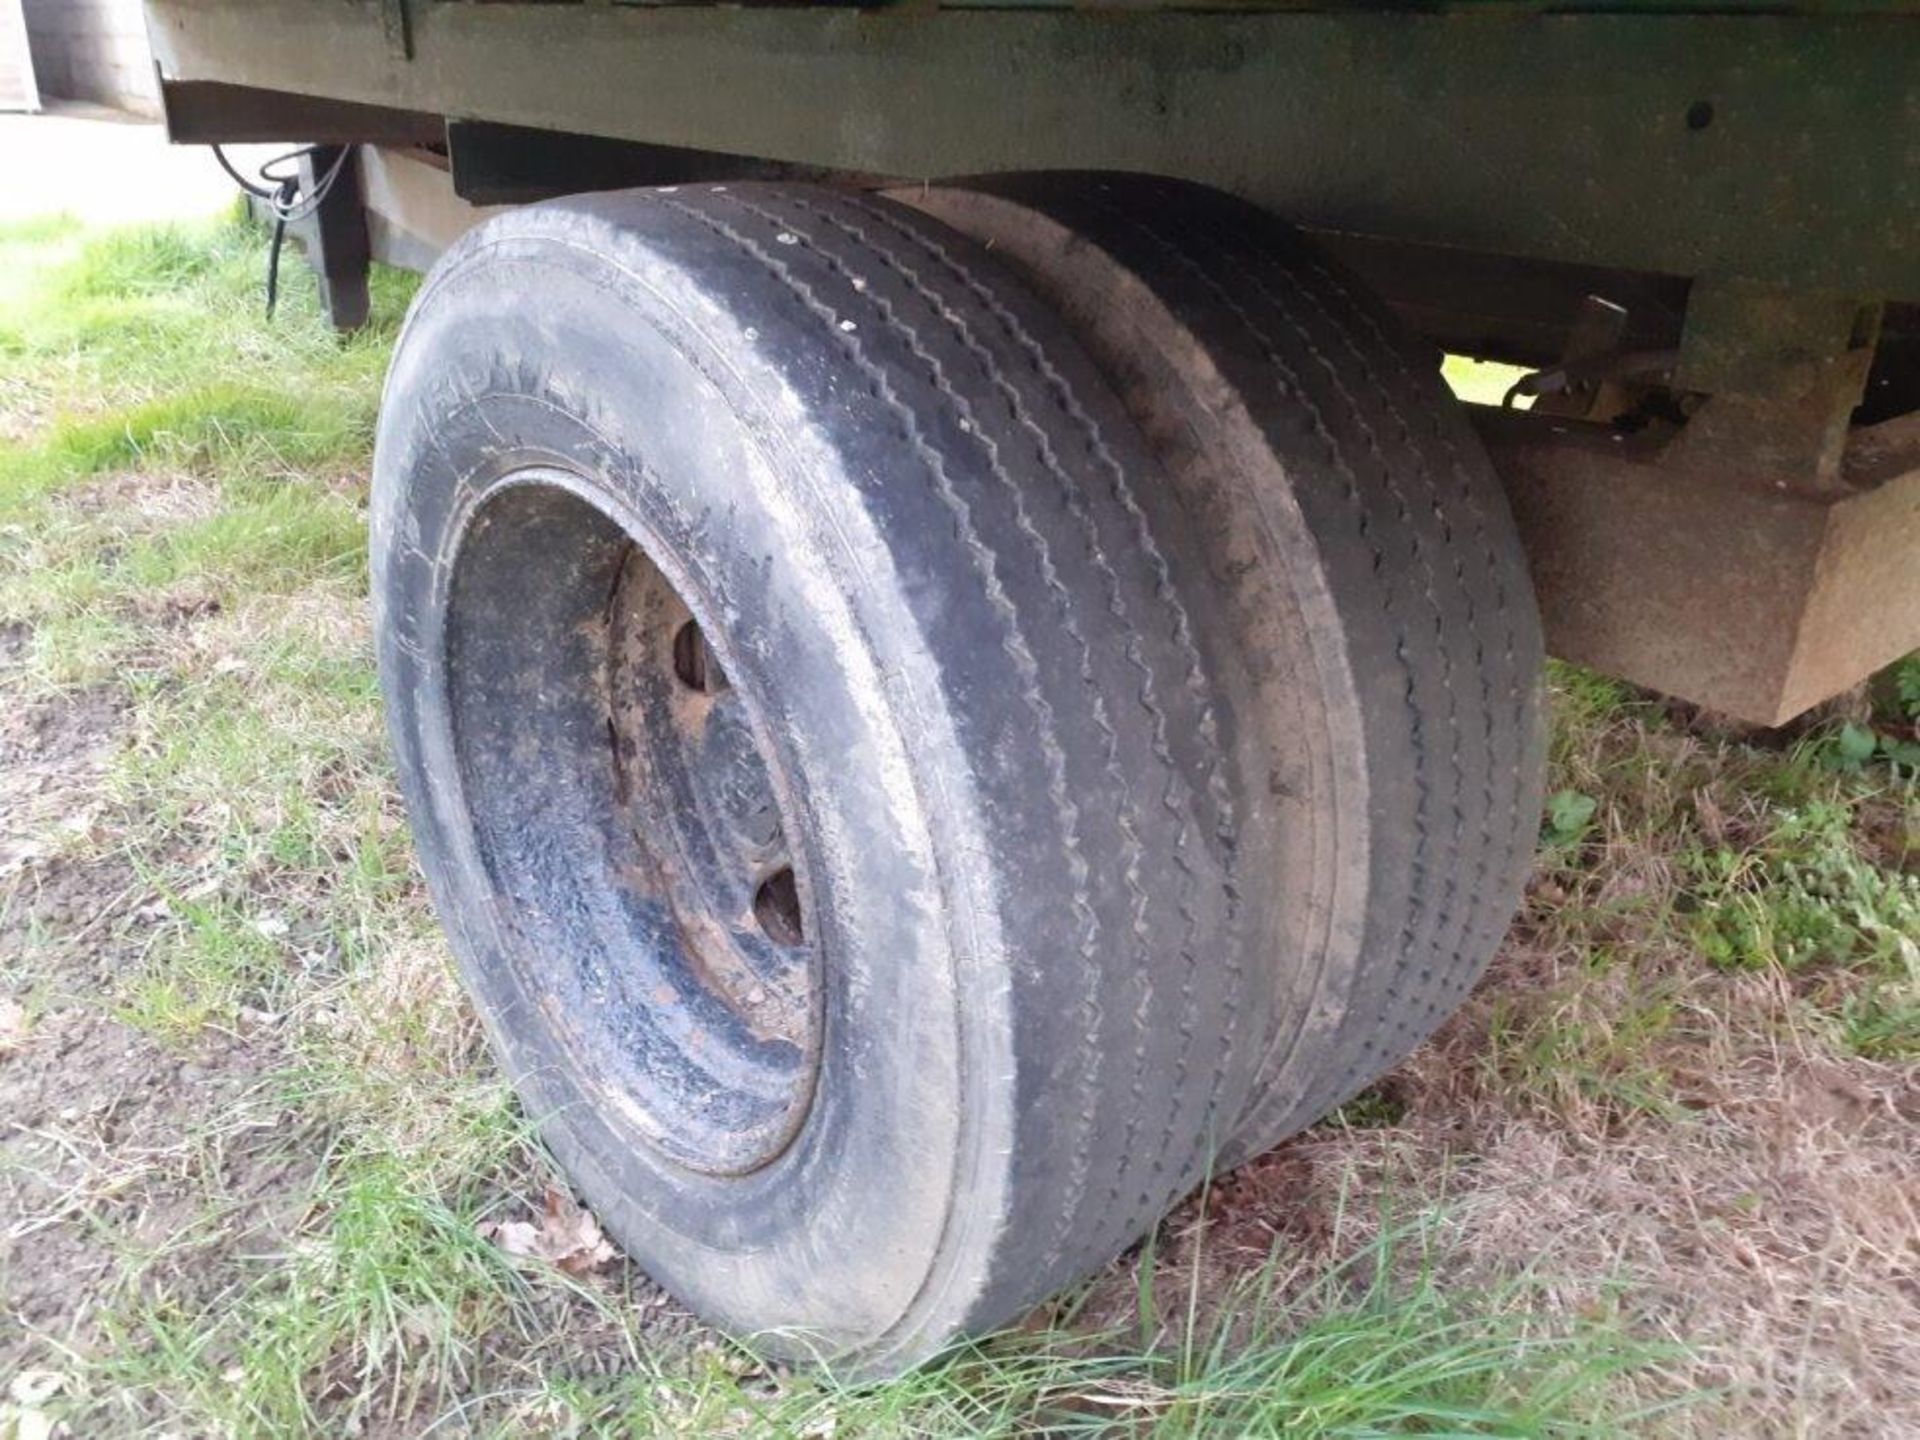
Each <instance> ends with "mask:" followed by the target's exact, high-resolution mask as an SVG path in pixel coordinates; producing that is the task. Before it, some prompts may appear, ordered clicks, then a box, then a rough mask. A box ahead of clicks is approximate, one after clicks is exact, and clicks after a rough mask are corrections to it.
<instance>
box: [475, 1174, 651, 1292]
mask: <svg viewBox="0 0 1920 1440" xmlns="http://www.w3.org/2000/svg"><path fill="white" fill-rule="evenodd" d="M479 1233H480V1236H481V1238H482V1239H486V1240H491V1241H492V1242H493V1243H494V1244H495V1245H497V1246H499V1247H500V1249H502V1250H504V1251H505V1252H506V1253H507V1254H509V1255H518V1256H524V1257H527V1258H530V1259H534V1260H544V1261H546V1262H547V1263H548V1264H550V1265H554V1266H557V1267H558V1268H560V1269H561V1270H564V1271H565V1272H566V1273H567V1274H569V1275H587V1274H591V1273H592V1272H593V1271H595V1270H598V1269H599V1268H600V1267H601V1266H602V1265H605V1264H606V1263H607V1262H608V1261H610V1260H612V1259H613V1258H614V1256H615V1255H616V1254H617V1253H618V1252H617V1251H615V1250H614V1248H613V1246H612V1244H611V1243H610V1242H609V1241H608V1240H607V1237H606V1236H605V1235H603V1234H601V1233H600V1222H599V1221H597V1220H595V1219H594V1218H593V1216H592V1215H591V1214H589V1213H588V1212H587V1210H585V1209H584V1208H583V1207H581V1206H579V1205H577V1204H575V1203H574V1199H573V1197H572V1196H571V1195H569V1194H568V1193H567V1192H566V1191H565V1190H563V1189H561V1188H560V1187H559V1186H557V1185H549V1186H548V1187H547V1195H546V1202H545V1205H544V1207H543V1213H542V1215H541V1217H540V1219H539V1221H538V1222H537V1223H536V1222H533V1221H528V1220H497V1221H496V1220H487V1221H483V1222H482V1223H481V1225H480V1227H479Z"/></svg>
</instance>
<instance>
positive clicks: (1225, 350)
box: [902, 175, 1545, 1163]
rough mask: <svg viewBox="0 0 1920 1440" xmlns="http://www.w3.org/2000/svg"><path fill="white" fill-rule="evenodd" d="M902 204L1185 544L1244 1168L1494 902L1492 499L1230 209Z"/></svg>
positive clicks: (1525, 770) (1364, 1058)
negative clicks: (1221, 804) (1266, 1022)
mask: <svg viewBox="0 0 1920 1440" xmlns="http://www.w3.org/2000/svg"><path fill="white" fill-rule="evenodd" d="M902 198H903V199H905V200H906V201H907V202H908V203H911V204H913V205H914V206H916V207H917V208H920V209H921V210H923V211H924V212H926V213H928V214H932V215H935V216H938V217H939V218H941V219H943V220H944V221H946V222H947V223H948V224H950V225H952V226H954V227H955V228H957V229H959V230H962V231H964V232H966V233H968V234H969V235H971V236H973V237H974V238H975V239H977V240H980V241H982V242H984V243H988V244H990V245H991V246H992V247H993V252H994V255H995V257H996V258H997V259H1000V260H1002V261H1003V262H1005V263H1007V264H1009V265H1011V266H1012V267H1013V268H1014V269H1015V270H1017V271H1018V272H1019V273H1020V274H1021V276H1022V278H1024V279H1026V280H1027V281H1028V283H1029V284H1031V285H1032V286H1033V288H1034V289H1035V290H1037V291H1038V292H1039V293H1040V294H1041V295H1042V297H1043V298H1045V299H1046V300H1048V301H1050V302H1051V303H1052V304H1053V306H1054V308H1055V309H1056V311H1057V312H1058V313H1060V314H1061V315H1062V316H1063V317H1064V318H1065V319H1066V320H1067V321H1068V323H1069V324H1070V325H1071V326H1072V327H1073V329H1074V333H1075V334H1076V336H1078V337H1079V338H1080V339H1081V340H1082V341H1083V342H1084V343H1085V344H1086V345H1087V347H1088V349H1089V350H1090V351H1091V352H1092V354H1093V355H1094V357H1095V359H1096V361H1097V362H1098V363H1099V364H1100V366H1101V368H1102V369H1103V371H1104V372H1105V373H1106V374H1107V376H1108V378H1109V379H1110V380H1112V381H1113V382H1114V384H1115V387H1116V388H1117V389H1118V390H1119V391H1120V393H1121V395H1122V398H1123V400H1124V401H1125V403H1126V405H1127V407H1128V409H1129V411H1130V412H1131V413H1132V415H1133V416H1134V418H1135V419H1136V420H1137V421H1138V422H1139V424H1140V425H1141V427H1142V429H1143V430H1144V431H1145V432H1146V434H1147V435H1148V437H1149V439H1150V442H1151V443H1152V444H1153V446H1154V448H1155V450H1156V452H1157V454H1158V457H1159V458H1160V460H1161V462H1162V464H1163V466H1164V467H1165V469H1166V471H1167V473H1168V475H1169V477H1170V478H1171V480H1172V481H1173V484H1174V486H1175V488H1176V489H1177V491H1178V493H1179V496H1180V501H1181V505H1182V507H1183V508H1184V509H1185V511H1186V512H1187V515H1188V517H1189V522H1190V524H1191V526H1192V528H1193V529H1194V530H1195V531H1196V532H1197V533H1198V534H1199V535H1200V536H1201V537H1202V545H1203V549H1204V551H1205V553H1206V555H1207V557H1208V559H1209V561H1210V564H1211V581H1212V586H1213V589H1214V590H1215V592H1216V594H1217V595H1218V596H1219V597H1220V599H1219V604H1220V607H1221V609H1222V610H1223V611H1224V612H1225V613H1226V614H1227V616H1228V617H1229V618H1228V621H1227V623H1228V624H1229V626H1230V628H1231V635H1232V638H1231V645H1232V648H1233V649H1234V650H1235V651H1236V652H1237V654H1238V655H1239V656H1240V657H1241V660H1242V662H1243V665H1244V676H1243V678H1244V682H1245V685H1246V686H1247V687H1249V689H1248V693H1244V694H1242V696H1241V698H1240V713H1241V714H1242V715H1243V716H1245V717H1247V718H1246V721H1245V723H1244V724H1243V725H1242V727H1241V731H1240V742H1241V743H1240V748H1239V752H1238V755H1237V757H1236V761H1237V764H1238V766H1239V780H1238V784H1239V787H1240V789H1241V791H1242V793H1244V794H1246V795H1248V796H1249V797H1261V798H1262V799H1263V800H1264V802H1265V803H1255V802H1254V801H1252V800H1250V801H1249V802H1248V803H1247V804H1246V805H1244V806H1243V819H1242V826H1241V853H1242V857H1243V862H1244V863H1243V865H1242V881H1241V889H1242V891H1243V892H1244V893H1245V894H1247V895H1248V896H1249V897H1250V899H1251V900H1254V901H1257V902H1258V904H1257V906H1255V908H1254V909H1253V910H1252V913H1250V914H1249V915H1248V917H1247V924H1248V926H1249V929H1250V931H1251V932H1252V933H1253V934H1254V935H1256V936H1257V937H1259V938H1258V940H1257V942H1256V943H1257V944H1258V945H1259V946H1260V947H1261V949H1262V950H1263V951H1264V953H1265V955H1266V956H1267V957H1268V963H1269V964H1270V965H1271V966H1272V969H1273V978H1274V982H1275V984H1276V987H1277V993H1278V997H1279V1000H1278V1004H1277V1006H1276V1009H1275V1012H1274V1022H1273V1030H1272V1033H1271V1034H1270V1036H1269V1039H1268V1045H1267V1054H1266V1060H1265V1063H1264V1065H1263V1067H1262V1072H1261V1078H1260V1081H1259V1084H1258V1087H1257V1090H1256V1094H1255V1097H1254V1099H1253V1102H1252V1103H1251V1104H1250V1106H1249V1108H1248V1110H1247V1111H1246V1113H1245V1114H1244V1115H1243V1116H1242V1117H1241V1120H1240V1123H1239V1125H1238V1127H1237V1129H1236V1131H1235V1134H1234V1136H1233V1140H1232V1144H1231V1145H1230V1146H1229V1147H1228V1150H1227V1152H1226V1154H1225V1155H1224V1156H1223V1159H1224V1160H1225V1161H1226V1162H1228V1163H1231V1162H1232V1161H1234V1160H1236V1159H1239V1158H1244V1157H1245V1156H1248V1155H1252V1154H1257V1153H1258V1152H1260V1151H1262V1150H1265V1149H1267V1148H1269V1147H1270V1146H1272V1145H1274V1144H1276V1143H1277V1142H1279V1141H1280V1140H1282V1139H1284V1138H1285V1137H1286V1136H1287V1135H1289V1134H1292V1133H1293V1132H1294V1131H1296V1130H1298V1129H1300V1128H1301V1127H1303V1126H1305V1125H1307V1124H1309V1123H1311V1122H1312V1121H1313V1120H1315V1119H1316V1118H1318V1117H1319V1116H1320V1115H1322V1114H1324V1113H1325V1112H1326V1111H1327V1110H1329V1109H1331V1108H1332V1107H1334V1106H1336V1105H1338V1104H1340V1103H1341V1102H1342V1101H1344V1100H1345V1099H1347V1098H1349V1097H1350V1096H1351V1095H1353V1094H1354V1093H1355V1092H1356V1091H1358V1090H1359V1089H1361V1088H1363V1087H1364V1086H1365V1085H1366V1084H1368V1083H1369V1082H1370V1081H1371V1080H1372V1079H1374V1078H1375V1077H1376V1076H1378V1075H1379V1074H1381V1073H1382V1072H1383V1071H1385V1070H1386V1069H1388V1068H1389V1067H1390V1066H1392V1065H1393V1064H1394V1063H1396V1062H1397V1061H1398V1060H1399V1059H1401V1058H1402V1057H1403V1056H1404V1055H1406V1053H1407V1052H1408V1051H1410V1050H1411V1049H1412V1048H1413V1047H1414V1046H1415V1045H1416V1044H1417V1043H1418V1042H1419V1041H1420V1040H1421V1039H1422V1038H1423V1037H1424V1036H1426V1035H1427V1034H1428V1033H1429V1032H1431V1031H1432V1030H1433V1029H1434V1027H1435V1026H1436V1025H1438V1024H1439V1022H1440V1021H1441V1020H1442V1019H1443V1018H1444V1017H1445V1016H1446V1015H1447V1014H1448V1013H1450V1012H1451V1011H1452V1010H1453V1009H1454V1007H1455V1006H1456V1005H1457V1004H1458V1003H1459V1002H1460V1001H1461V1000H1462V999H1463V998H1464V997H1465V995H1466V993H1467V991H1468V989H1469V988H1470V987H1471V986H1472V984H1473V982H1474V980H1475V979H1476V978H1478V976H1479V975H1480V973H1481V971H1482V970H1483V969H1484V968H1485V966H1486V963H1487V961H1488V960H1489V958H1490V957H1491V956H1492V954H1493V952H1494V949H1495V947H1496V946H1497V945H1498V944H1499V942H1500V939H1501V937H1502V935H1503V934H1504V932H1505V930H1506V927H1507V925H1508V923H1509V921H1510V920H1511V918H1512V915H1513V912H1514V908H1515V906H1516V905H1517V903H1518V901H1519V896H1520V891H1521V887H1522V885H1523V883H1524V880H1525V877H1526V872H1527V868H1528V864H1529V862H1530V860H1531V858H1532V855H1533V847H1534V841H1535V837H1536V835H1537V833H1538V826H1539V813H1540V793H1541V788H1542V782H1543V777H1544V768H1545V760H1544V752H1545V745H1544V728H1543V724H1542V712H1541V701H1540V675H1541V665H1542V654H1541V640H1540V626H1539V619H1538V615H1537V612H1536V610H1535V606H1534V600H1533V592H1532V587H1531V584H1530V582H1529V580H1528V576H1527V570H1526V564H1525V557H1524V555H1523V553H1522V550H1521V547H1520V543H1519V539H1518V537H1517V535H1516V534H1515V531H1514V528H1513V523H1512V518H1511V516H1510V514H1509V512H1508V510H1507V506H1506V500H1505V496H1504V495H1503V494H1502V492H1501V489H1500V486H1499V483H1498V481H1497V479H1496V478H1495V476H1494V474H1493V472H1492V469H1491V467H1490V466H1489V464H1488V462H1487V459H1486V457H1485V454H1484V452H1483V451H1482V450H1481V448H1480V446H1479V443H1478V441H1477V439H1476V438H1475V437H1474V435H1473V434H1472V432H1471V431H1470V429H1469V428H1468V426H1467V424H1466V423H1465V420H1464V418H1463V417H1462V416H1461V414H1460V413H1459V406H1458V405H1457V404H1456V403H1455V402H1454V400H1453V399H1452V397H1451V396H1450V395H1449V394H1448V393H1447V392H1446V389H1445V387H1444V385H1443V383H1442V381H1441V379H1440V375H1439V370H1438V357H1437V355H1435V354H1434V353H1433V352H1432V351H1431V349H1430V348H1428V347H1425V346H1424V345H1422V344H1420V343H1419V342H1417V341H1415V340H1413V339H1411V338H1410V337H1408V336H1406V335H1404V334H1403V333H1402V332H1401V331H1400V329H1399V328H1398V327H1397V325H1396V324H1395V323H1394V321H1393V318H1392V317H1391V316H1390V315H1388V314H1387V313H1386V312H1385V310H1384V308H1383V307H1382V306H1380V305H1379V304H1377V303H1376V302H1375V301H1374V299H1373V298H1372V297H1371V296H1369V295H1367V294H1366V293H1364V291H1363V289H1362V287H1360V286H1359V285H1358V284H1357V283H1355V282H1354V281H1352V280H1350V279H1349V278H1348V277H1346V276H1345V275H1343V274H1342V273H1340V272H1339V270H1338V269H1337V268H1336V267H1335V266H1333V265H1332V264H1330V263H1329V262H1328V261H1327V260H1326V258H1325V257H1324V256H1322V255H1321V254H1320V253H1319V252H1318V251H1317V250H1316V249H1315V248H1314V247H1313V246H1312V245H1310V244H1309V243H1308V242H1307V241H1306V240H1304V239H1303V238H1302V237H1301V236H1300V235H1298V234H1297V233H1296V232H1294V231H1293V230H1291V229H1290V228H1289V227H1287V226H1286V225H1284V224H1282V223H1281V222H1279V221H1277V220H1275V219H1274V218H1272V217H1271V216H1268V215H1266V214H1264V213H1263V212H1261V211H1259V210H1257V209H1255V208H1254V207H1252V206H1249V205H1247V204H1244V203H1242V202H1240V201H1237V200H1234V199H1232V198H1230V197H1228V196H1224V195H1221V194H1219V193H1218V192H1214V191H1210V190H1206V189H1203V188H1200V187H1197V186H1193V185H1187V184H1182V183H1177V182H1170V181H1160V180H1149V179H1139V178H1132V177H1116V176H1098V175H1029V176H1021V177H1011V178H1006V179H999V180H993V181H986V182H981V183H979V184H977V185H976V184H972V183H969V184H968V185H967V186H966V187H965V188H933V189H928V190H919V189H916V190H914V191H911V192H907V193H905V194H903V197H902ZM1191 588H1194V589H1198V588H1199V586H1198V583H1197V577H1196V584H1195V585H1194V586H1193V587H1191Z"/></svg>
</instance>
